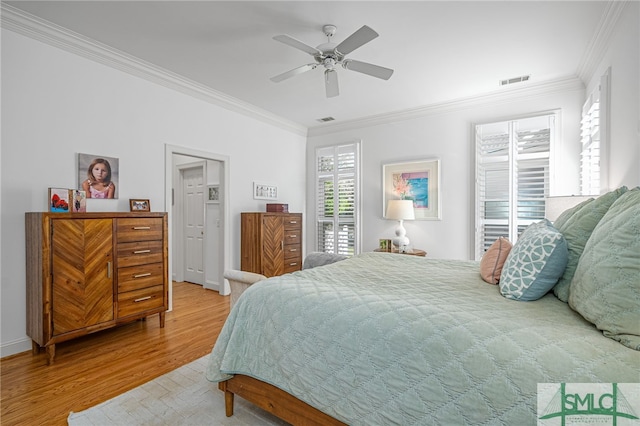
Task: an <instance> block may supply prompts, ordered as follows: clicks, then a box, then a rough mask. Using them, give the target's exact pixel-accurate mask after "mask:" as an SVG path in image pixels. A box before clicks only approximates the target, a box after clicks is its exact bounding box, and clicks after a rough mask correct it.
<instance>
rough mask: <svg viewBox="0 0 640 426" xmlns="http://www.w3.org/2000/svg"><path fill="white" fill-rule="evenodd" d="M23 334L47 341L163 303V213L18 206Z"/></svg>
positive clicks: (36, 344)
mask: <svg viewBox="0 0 640 426" xmlns="http://www.w3.org/2000/svg"><path fill="white" fill-rule="evenodd" d="M25 225H26V255H27V270H26V280H27V335H28V336H29V337H30V338H31V339H32V341H33V351H34V353H37V352H39V351H40V348H41V347H45V348H46V351H47V354H48V363H49V364H51V363H53V360H54V357H55V345H56V343H58V342H63V341H66V340H70V339H73V338H76V337H79V336H84V335H86V334H89V333H93V332H96V331H100V330H104V329H107V328H111V327H115V326H116V325H118V324H123V323H127V322H131V321H135V320H138V319H140V318H145V317H147V316H149V315H154V314H159V317H160V327H164V318H165V311H166V310H167V307H168V284H169V276H168V264H167V262H168V243H167V214H166V213H26V214H25Z"/></svg>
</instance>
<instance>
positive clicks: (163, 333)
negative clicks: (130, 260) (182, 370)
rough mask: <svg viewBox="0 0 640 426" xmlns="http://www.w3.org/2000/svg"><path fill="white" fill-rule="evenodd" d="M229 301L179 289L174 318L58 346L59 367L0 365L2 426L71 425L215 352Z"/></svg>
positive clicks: (26, 358)
mask: <svg viewBox="0 0 640 426" xmlns="http://www.w3.org/2000/svg"><path fill="white" fill-rule="evenodd" d="M228 314H229V297H223V296H220V295H219V294H218V293H217V292H215V291H212V290H205V289H203V288H202V287H201V286H198V285H195V284H189V283H175V282H174V283H173V311H172V312H168V313H167V316H166V324H165V328H160V324H159V319H158V315H153V316H151V317H149V318H148V319H147V320H146V321H137V322H134V323H131V324H127V325H123V326H121V327H118V328H115V329H111V330H106V331H102V332H99V333H96V334H93V335H90V336H86V337H83V338H80V339H77V340H73V341H69V342H64V343H60V344H57V345H56V358H55V363H54V364H53V365H51V366H47V360H46V354H45V353H44V352H43V353H40V354H39V355H36V356H34V355H32V354H31V352H30V351H29V352H25V353H21V354H17V355H14V356H11V357H6V358H3V359H2V360H0V370H1V382H0V385H1V388H2V397H1V399H0V405H1V406H2V411H1V413H2V414H1V417H0V424H2V426H9V425H32V424H40V425H45V424H46V425H66V424H67V416H68V415H69V412H70V411H75V412H77V411H82V410H85V409H87V408H89V407H91V406H93V405H96V404H98V403H100V402H103V401H106V400H108V399H111V398H113V397H114V396H116V395H119V394H121V393H123V392H126V391H128V390H130V389H133V388H135V387H137V386H139V385H141V384H143V383H146V382H148V381H150V380H152V379H154V378H156V377H158V376H160V375H162V374H165V373H167V372H169V371H171V370H174V369H176V368H177V367H179V366H181V365H184V364H187V363H189V362H191V361H193V360H195V359H198V358H200V357H202V356H204V355H207V354H208V353H209V352H211V348H212V347H213V344H214V343H215V340H216V338H217V337H218V334H219V332H220V329H221V328H222V325H223V323H224V321H225V319H226V318H227V315H228Z"/></svg>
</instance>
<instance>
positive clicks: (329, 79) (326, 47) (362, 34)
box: [271, 25, 393, 98]
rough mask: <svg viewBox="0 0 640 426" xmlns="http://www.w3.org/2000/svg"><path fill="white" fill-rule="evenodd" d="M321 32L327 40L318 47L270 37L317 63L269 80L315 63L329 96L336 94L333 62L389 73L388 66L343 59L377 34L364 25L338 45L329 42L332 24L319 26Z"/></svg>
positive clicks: (379, 75)
mask: <svg viewBox="0 0 640 426" xmlns="http://www.w3.org/2000/svg"><path fill="white" fill-rule="evenodd" d="M322 31H323V32H324V34H325V35H326V36H327V39H328V40H327V43H323V44H321V45H319V46H318V47H311V46H309V45H307V44H305V43H303V42H301V41H300V40H298V39H296V38H293V37H291V36H289V35H286V34H282V35H277V36H275V37H273V39H274V40H276V41H279V42H281V43H284V44H286V45H288V46H291V47H293V48H296V49H298V50H301V51H303V52H306V53H308V54H310V55H311V56H313V58H314V59H315V61H316V63H317V65H316V64H307V65H303V66H301V67H298V68H294V69H292V70H290V71H287V72H284V73H282V74H279V75H277V76H275V77H271V81H273V82H275V83H278V82H280V81H282V80H286V79H288V78H290V77H293V76H295V75H298V74H302V73H303V72H306V71H309V70H312V69H315V68H316V66H320V65H322V66H323V67H324V68H325V72H324V74H325V90H326V95H327V98H332V97H334V96H338V95H339V90H338V73H337V72H336V65H342V67H343V68H344V69H346V70H350V71H355V72H359V73H362V74H367V75H370V76H372V77H377V78H380V79H383V80H388V79H389V78H390V77H391V75H392V74H393V70H392V69H390V68H385V67H381V66H378V65H373V64H369V63H366V62H361V61H355V60H351V59H345V55H347V54H349V53H351V52H353V51H354V50H356V49H358V48H359V47H361V46H363V45H365V44H367V43H369V42H370V41H371V40H373V39H374V38H376V37H378V33H377V32H375V31H374V30H372V29H371V28H369V27H368V26H366V25H363V26H362V27H360V29H358V30H357V31H356V32H354V33H353V34H351V35H350V36H349V37H347V38H346V39H344V40H343V41H342V42H341V43H339V44H335V43H332V42H331V37H333V35H334V34H335V32H336V26H335V25H325V26H323V27H322Z"/></svg>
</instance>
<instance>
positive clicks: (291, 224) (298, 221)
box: [284, 216, 302, 232]
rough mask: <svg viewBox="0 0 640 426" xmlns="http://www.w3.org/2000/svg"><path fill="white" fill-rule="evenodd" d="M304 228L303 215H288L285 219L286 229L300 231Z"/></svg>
mask: <svg viewBox="0 0 640 426" xmlns="http://www.w3.org/2000/svg"><path fill="white" fill-rule="evenodd" d="M301 229H302V217H301V216H288V217H286V218H285V219H284V230H285V232H286V231H299V230H301Z"/></svg>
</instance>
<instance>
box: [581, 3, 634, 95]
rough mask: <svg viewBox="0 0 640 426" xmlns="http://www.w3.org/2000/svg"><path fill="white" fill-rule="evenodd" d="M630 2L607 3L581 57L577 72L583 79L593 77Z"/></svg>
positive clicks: (588, 79)
mask: <svg viewBox="0 0 640 426" xmlns="http://www.w3.org/2000/svg"><path fill="white" fill-rule="evenodd" d="M630 3H631V2H630V1H626V0H611V1H609V2H607V4H606V5H605V10H604V12H603V14H602V16H601V18H600V22H599V23H598V26H597V28H596V31H595V32H594V33H593V37H592V38H591V41H590V42H589V44H588V45H587V48H586V50H585V52H584V54H583V55H582V58H581V59H580V64H578V71H577V74H578V77H580V78H581V79H582V81H584V82H589V81H591V79H592V78H593V75H594V73H595V72H596V68H597V67H598V65H599V64H600V62H601V61H602V58H603V57H604V54H605V53H606V51H607V49H608V47H609V44H610V42H611V36H612V35H613V33H614V32H615V29H616V24H617V23H618V20H619V19H620V16H621V15H622V12H623V11H624V9H625V8H626V7H627V5H629V4H630Z"/></svg>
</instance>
